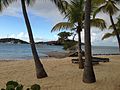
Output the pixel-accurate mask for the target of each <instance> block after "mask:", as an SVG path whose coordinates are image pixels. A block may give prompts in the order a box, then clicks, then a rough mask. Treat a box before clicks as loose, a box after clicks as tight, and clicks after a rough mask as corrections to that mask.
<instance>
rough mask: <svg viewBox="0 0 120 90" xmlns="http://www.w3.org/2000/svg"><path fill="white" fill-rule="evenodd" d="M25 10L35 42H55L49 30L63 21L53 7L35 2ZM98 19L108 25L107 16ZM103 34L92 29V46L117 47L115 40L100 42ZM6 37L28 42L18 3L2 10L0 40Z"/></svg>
mask: <svg viewBox="0 0 120 90" xmlns="http://www.w3.org/2000/svg"><path fill="white" fill-rule="evenodd" d="M27 10H28V15H29V19H30V22H31V26H32V30H33V34H34V38H35V41H50V40H57V38H58V37H57V33H58V32H54V33H51V29H52V27H53V26H54V25H55V24H56V23H58V22H60V21H64V20H63V18H62V15H60V13H59V11H58V10H57V8H56V7H55V5H54V4H52V3H51V2H48V1H44V0H43V1H41V2H40V1H39V0H36V3H35V4H34V5H33V6H32V7H29V8H28V9H27ZM98 17H101V18H104V19H105V20H106V21H107V23H108V24H109V18H108V16H106V15H104V14H101V15H98ZM105 32H108V31H107V30H105V31H103V32H101V31H100V30H99V29H97V28H92V30H91V37H92V45H101V46H117V40H116V38H110V39H106V40H104V41H102V40H101V36H103V34H104V33H105ZM6 37H9V38H12V37H13V38H19V39H22V40H25V41H29V40H28V35H27V30H26V26H25V23H24V19H23V15H22V12H21V5H20V2H19V1H18V2H15V3H13V4H12V5H10V6H9V7H8V8H7V9H4V10H3V12H2V13H1V15H0V38H6ZM76 40H77V37H76ZM82 41H83V42H84V32H82Z"/></svg>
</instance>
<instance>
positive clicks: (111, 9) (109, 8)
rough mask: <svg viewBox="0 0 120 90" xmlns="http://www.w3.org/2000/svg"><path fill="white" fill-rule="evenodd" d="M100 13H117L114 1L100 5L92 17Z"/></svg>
mask: <svg viewBox="0 0 120 90" xmlns="http://www.w3.org/2000/svg"><path fill="white" fill-rule="evenodd" d="M101 11H102V12H104V13H107V14H111V15H114V14H116V13H117V11H119V9H118V7H117V6H116V2H115V1H113V0H108V1H105V3H104V4H103V5H101V6H100V7H99V8H97V9H96V10H95V12H94V15H93V17H95V16H96V14H97V13H99V12H101Z"/></svg>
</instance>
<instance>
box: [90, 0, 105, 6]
mask: <svg viewBox="0 0 120 90" xmlns="http://www.w3.org/2000/svg"><path fill="white" fill-rule="evenodd" d="M105 1H106V0H92V5H93V4H95V5H101V4H104V3H105Z"/></svg>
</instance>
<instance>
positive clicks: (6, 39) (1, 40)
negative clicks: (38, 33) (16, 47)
mask: <svg viewBox="0 0 120 90" xmlns="http://www.w3.org/2000/svg"><path fill="white" fill-rule="evenodd" d="M0 43H12V44H29V43H28V42H26V41H23V40H20V39H15V38H2V39H0Z"/></svg>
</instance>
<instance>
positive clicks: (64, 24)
mask: <svg viewBox="0 0 120 90" xmlns="http://www.w3.org/2000/svg"><path fill="white" fill-rule="evenodd" d="M73 27H74V24H73V23H70V22H60V23H58V24H56V25H55V26H54V27H53V28H52V30H51V32H54V31H60V30H64V29H65V30H67V29H72V28H73Z"/></svg>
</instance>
